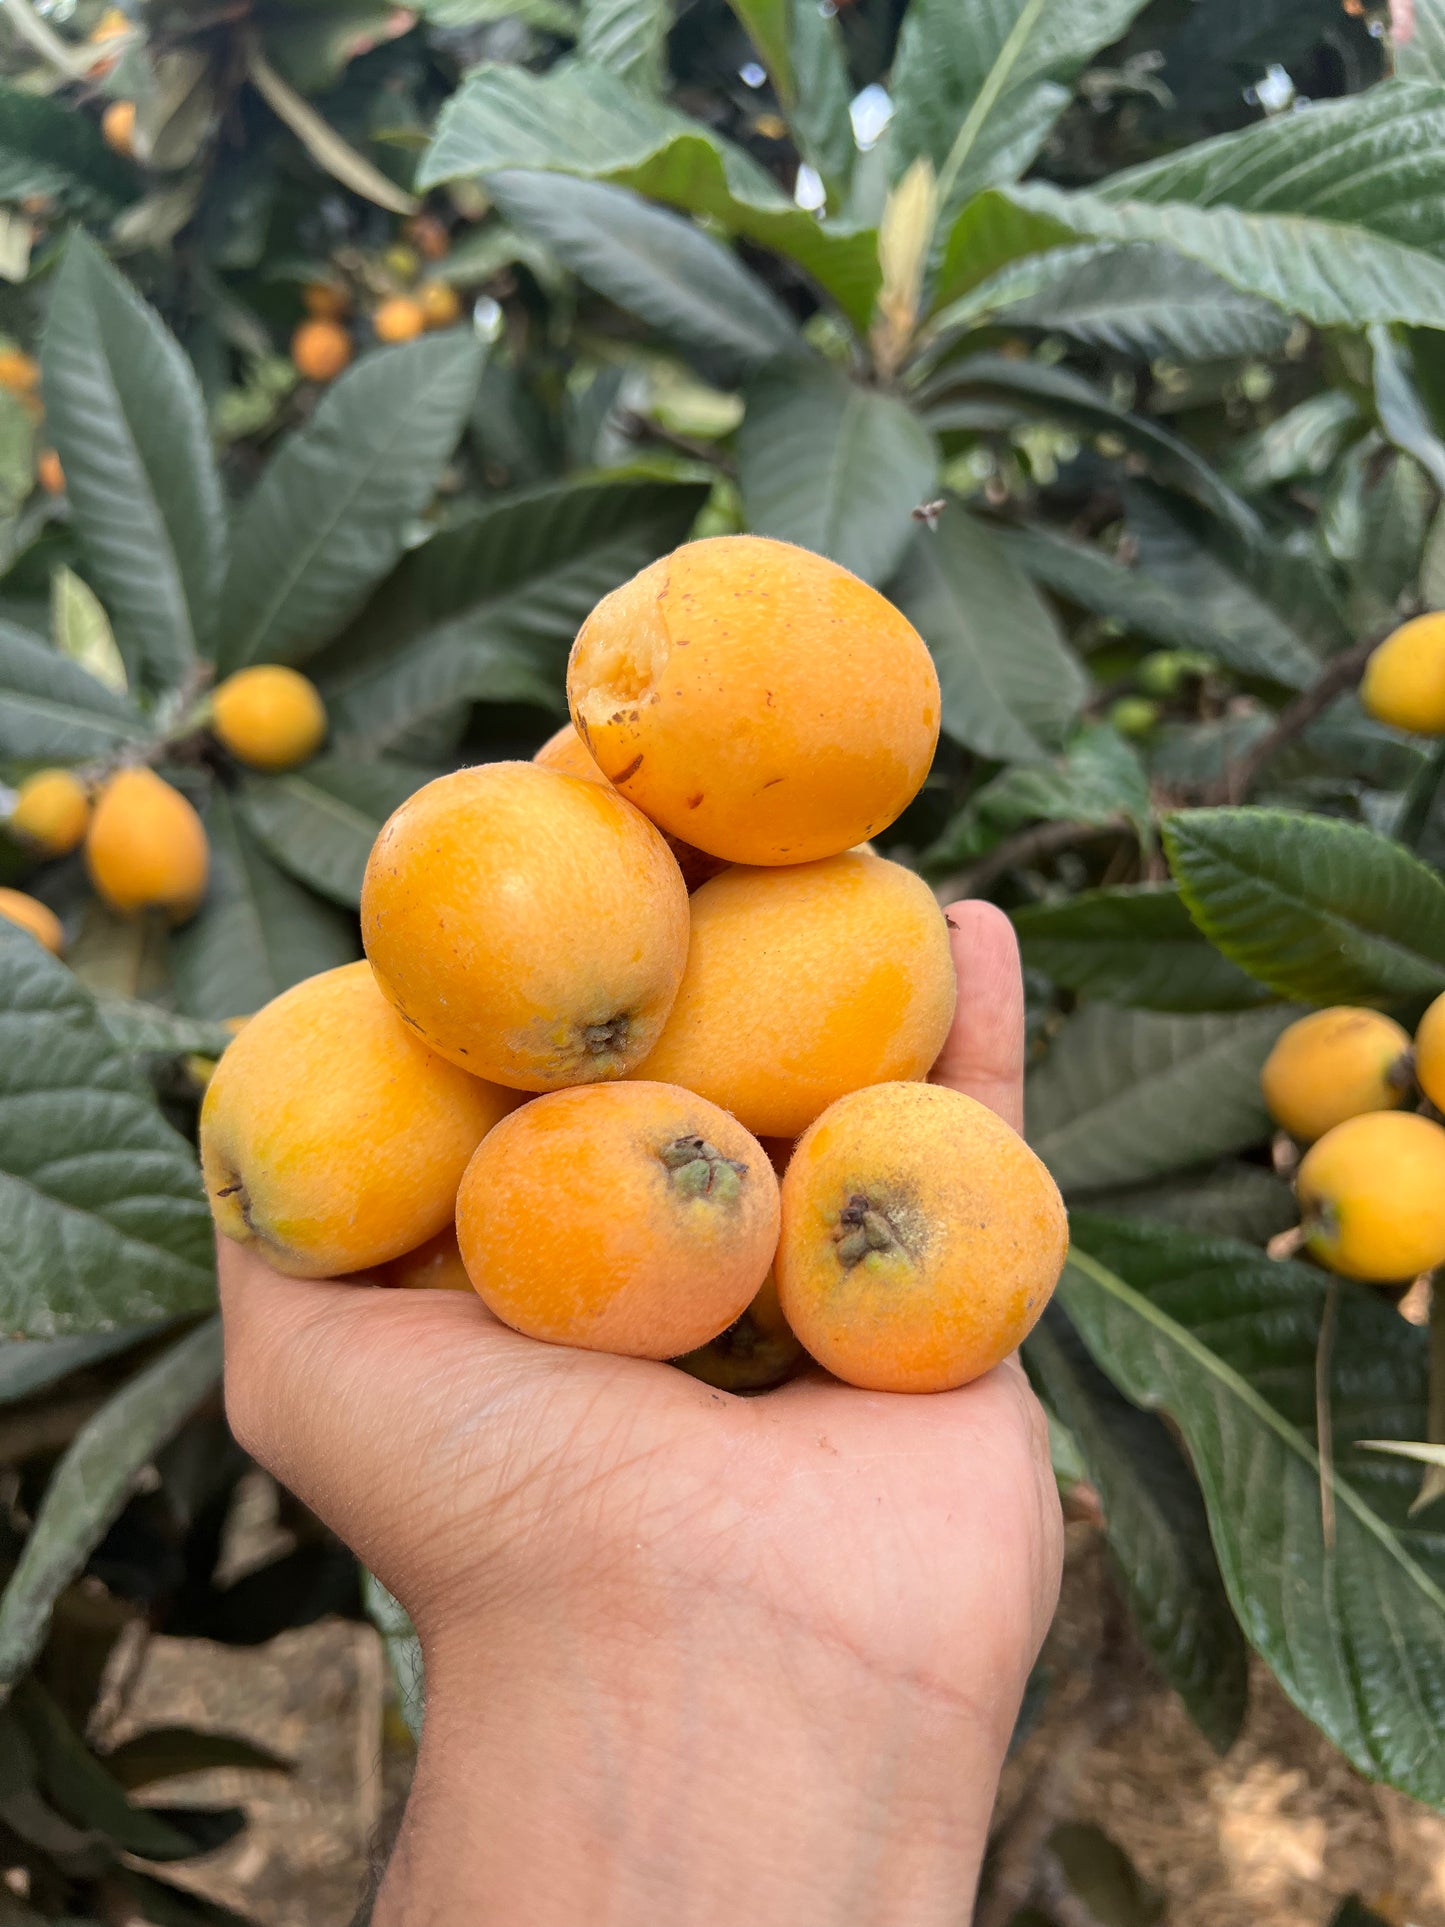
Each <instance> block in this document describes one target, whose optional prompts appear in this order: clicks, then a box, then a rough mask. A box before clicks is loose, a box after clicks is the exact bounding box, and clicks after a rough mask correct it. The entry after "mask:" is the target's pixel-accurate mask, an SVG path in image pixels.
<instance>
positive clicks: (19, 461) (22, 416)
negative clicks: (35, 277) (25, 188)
mask: <svg viewBox="0 0 1445 1927" xmlns="http://www.w3.org/2000/svg"><path fill="white" fill-rule="evenodd" d="M0 225H3V210H0ZM35 429H36V424H35V421H34V419H33V418H32V416H31V414H30V412H29V410H28V409H27V408H26V406H25V403H24V402H23V401H22V400H21V399H20V397H19V396H18V395H13V394H11V392H10V390H9V389H8V388H4V389H0V514H3V515H4V516H6V517H7V518H8V517H11V516H18V515H19V514H20V512H21V510H22V509H23V508H24V506H25V503H26V502H27V500H28V499H29V498H30V497H31V496H32V495H33V493H34V490H35V441H36V434H35Z"/></svg>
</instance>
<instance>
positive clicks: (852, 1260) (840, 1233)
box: [833, 1192, 903, 1271]
mask: <svg viewBox="0 0 1445 1927" xmlns="http://www.w3.org/2000/svg"><path fill="white" fill-rule="evenodd" d="M833 1243H834V1244H835V1245H836V1246H837V1248H838V1260H839V1263H840V1264H841V1265H842V1266H843V1268H844V1270H845V1271H851V1270H852V1269H853V1267H854V1265H856V1264H861V1263H862V1261H863V1260H864V1259H865V1258H867V1257H870V1256H872V1254H873V1253H874V1252H885V1251H901V1250H902V1249H903V1240H902V1239H901V1238H900V1237H899V1235H898V1233H897V1232H896V1231H895V1230H894V1228H893V1225H892V1223H891V1221H890V1220H889V1218H888V1216H887V1214H886V1213H884V1212H882V1211H880V1210H878V1208H877V1207H876V1206H875V1205H874V1204H872V1203H871V1202H870V1201H869V1200H868V1199H867V1198H865V1197H864V1196H863V1194H862V1193H861V1192H855V1193H854V1195H853V1196H852V1197H851V1198H849V1200H848V1202H847V1204H845V1205H844V1207H843V1209H842V1211H841V1212H840V1213H839V1214H838V1223H837V1225H836V1226H835V1228H834V1231H833Z"/></svg>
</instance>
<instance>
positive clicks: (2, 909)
mask: <svg viewBox="0 0 1445 1927" xmlns="http://www.w3.org/2000/svg"><path fill="white" fill-rule="evenodd" d="M0 918H3V919H4V920H5V922H6V923H13V924H16V925H18V926H19V928H20V929H22V930H27V931H29V933H30V935H31V936H32V937H34V939H35V941H36V942H37V943H39V944H43V945H44V946H45V948H46V949H47V950H48V951H49V952H50V954H51V956H52V957H58V956H60V955H61V953H62V952H63V950H64V949H65V932H64V931H63V930H62V929H61V927H60V919H59V917H57V916H56V914H55V912H54V911H53V910H52V909H51V908H50V906H49V905H48V904H44V903H40V902H37V900H36V899H35V898H34V897H28V896H26V894H25V892H24V891H23V890H7V889H5V888H4V887H3V885H0Z"/></svg>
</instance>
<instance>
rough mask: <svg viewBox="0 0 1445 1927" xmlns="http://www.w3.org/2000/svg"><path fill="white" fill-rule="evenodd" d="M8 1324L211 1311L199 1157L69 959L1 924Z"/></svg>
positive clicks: (2, 1297) (2, 1306)
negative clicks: (168, 1118) (109, 1029)
mask: <svg viewBox="0 0 1445 1927" xmlns="http://www.w3.org/2000/svg"><path fill="white" fill-rule="evenodd" d="M0 1221H3V1222H4V1224H5V1227H6V1231H5V1237H4V1239H3V1241H0V1331H3V1332H5V1333H6V1334H7V1335H9V1336H12V1337H28V1338H55V1337H58V1336H60V1335H62V1334H64V1333H70V1332H89V1331H105V1330H113V1329H114V1328H115V1327H116V1326H118V1325H123V1324H141V1323H145V1322H147V1321H150V1320H153V1319H161V1318H170V1317H175V1316H176V1315H178V1314H180V1313H184V1312H191V1311H200V1310H203V1309H204V1308H205V1307H206V1306H208V1305H209V1304H210V1302H211V1297H212V1291H213V1285H212V1245H211V1225H210V1214H209V1212H208V1211H207V1209H206V1202H205V1198H204V1195H203V1193H202V1190H201V1177H200V1171H199V1169H198V1168H197V1165H196V1159H195V1153H194V1152H193V1151H192V1150H191V1148H190V1146H189V1145H188V1144H187V1143H186V1142H185V1140H184V1139H183V1138H182V1137H181V1136H180V1135H179V1134H178V1133H177V1132H175V1131H173V1130H172V1129H171V1127H170V1125H169V1124H167V1123H166V1122H165V1120H164V1119H163V1118H162V1117H161V1115H160V1113H159V1112H158V1111H157V1109H156V1107H155V1103H154V1100H153V1098H152V1096H151V1093H150V1089H149V1086H148V1085H147V1083H146V1081H145V1079H144V1077H143V1076H142V1074H141V1072H140V1071H139V1070H138V1069H137V1067H136V1066H135V1065H134V1064H133V1063H132V1061H131V1060H130V1059H129V1058H128V1057H127V1056H125V1054H124V1053H123V1052H122V1051H121V1050H120V1048H119V1046H118V1045H117V1044H116V1043H115V1042H114V1041H113V1039H112V1038H111V1037H110V1036H109V1035H108V1034H107V1033H106V1031H105V1030H104V1028H103V1027H102V1025H101V1022H100V1019H99V1017H98V1016H97V1015H96V1012H95V1008H94V1006H93V1005H92V1003H91V1001H90V999H89V997H88V996H87V995H86V994H85V992H84V991H83V990H82V989H81V987H80V985H79V984H77V983H76V981H75V979H74V978H73V977H72V976H71V974H70V972H69V971H68V970H67V969H66V968H65V966H64V964H62V963H59V962H57V960H56V959H55V958H53V957H51V956H49V955H48V954H47V953H46V952H45V951H43V950H42V949H41V948H40V946H39V944H37V943H34V942H32V941H31V939H30V938H28V937H26V936H23V935H22V934H21V933H20V932H19V931H12V932H11V933H10V934H9V935H6V934H5V932H4V930H3V929H0Z"/></svg>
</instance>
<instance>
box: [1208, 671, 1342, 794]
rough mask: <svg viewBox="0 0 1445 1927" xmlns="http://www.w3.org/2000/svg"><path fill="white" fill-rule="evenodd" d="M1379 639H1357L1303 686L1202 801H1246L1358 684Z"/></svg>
mask: <svg viewBox="0 0 1445 1927" xmlns="http://www.w3.org/2000/svg"><path fill="white" fill-rule="evenodd" d="M1378 641H1379V638H1378V636H1371V637H1369V638H1368V639H1367V640H1366V641H1364V642H1357V643H1356V644H1355V646H1354V647H1353V648H1352V649H1345V650H1342V651H1341V652H1340V654H1339V655H1338V656H1333V657H1331V659H1330V661H1329V663H1328V664H1327V665H1326V667H1325V670H1324V673H1323V674H1322V675H1320V676H1319V677H1318V678H1317V679H1316V680H1315V681H1314V682H1312V683H1311V684H1310V686H1309V688H1308V689H1305V690H1301V692H1300V694H1299V695H1298V696H1296V697H1295V699H1294V701H1293V702H1292V703H1288V704H1286V706H1285V707H1284V708H1283V709H1282V710H1281V711H1280V713H1279V715H1278V717H1277V718H1276V720H1275V724H1274V727H1273V728H1272V729H1270V730H1268V731H1266V733H1265V734H1264V735H1263V736H1261V737H1260V739H1259V741H1258V742H1257V743H1256V744H1255V745H1254V747H1253V749H1250V750H1246V752H1245V754H1244V755H1243V756H1240V757H1238V758H1237V759H1236V760H1235V761H1234V762H1233V763H1231V764H1230V766H1229V768H1228V769H1226V770H1225V772H1224V774H1223V776H1222V777H1221V778H1220V779H1219V781H1218V782H1217V783H1212V784H1211V785H1210V786H1209V787H1208V789H1206V790H1205V791H1204V792H1203V793H1202V794H1201V797H1200V801H1201V802H1202V803H1242V802H1243V801H1244V799H1245V797H1246V796H1247V795H1248V794H1249V792H1250V790H1251V789H1253V787H1254V784H1255V782H1256V780H1257V779H1258V777H1259V773H1260V771H1261V770H1262V769H1263V768H1264V767H1265V765H1266V764H1267V763H1269V762H1272V761H1273V759H1274V758H1275V757H1276V756H1277V755H1278V754H1279V752H1280V751H1281V750H1282V749H1285V748H1287V747H1288V746H1289V744H1291V743H1293V742H1295V741H1296V740H1297V739H1298V738H1299V737H1301V736H1302V735H1303V734H1304V732H1305V731H1306V730H1307V729H1308V728H1309V726H1310V724H1311V723H1312V722H1314V721H1316V720H1317V718H1319V717H1320V716H1322V715H1323V714H1324V712H1325V711H1326V710H1327V709H1328V708H1329V706H1330V704H1331V703H1332V702H1334V700H1335V698H1336V697H1337V696H1342V695H1343V694H1344V693H1345V691H1346V690H1347V689H1353V688H1354V686H1355V684H1356V683H1357V682H1358V681H1359V680H1360V676H1361V673H1362V672H1363V670H1364V667H1365V664H1366V663H1367V662H1368V661H1369V659H1370V655H1371V653H1372V651H1373V650H1374V648H1375V646H1376V644H1377V642H1378Z"/></svg>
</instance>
